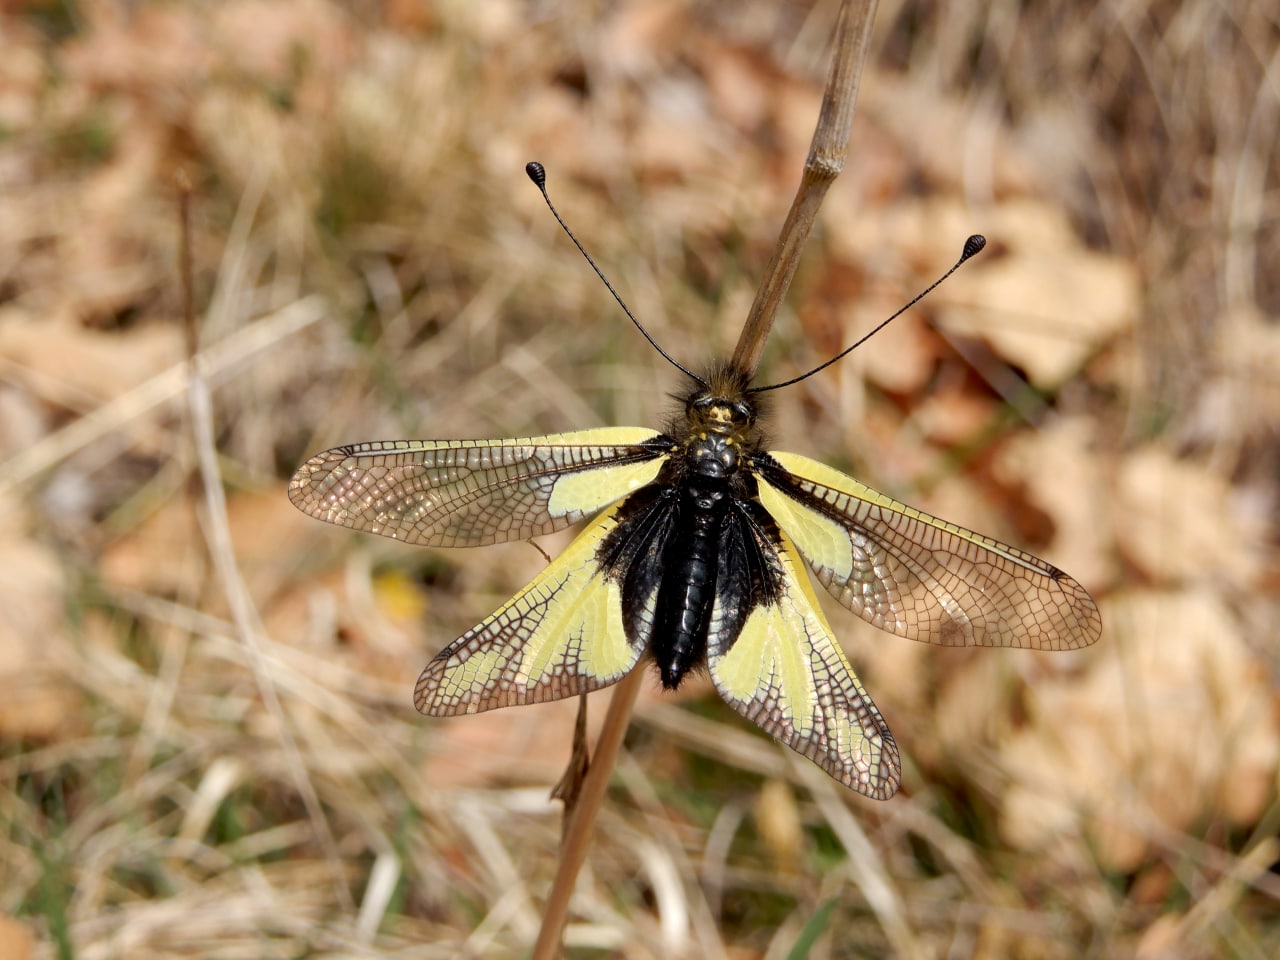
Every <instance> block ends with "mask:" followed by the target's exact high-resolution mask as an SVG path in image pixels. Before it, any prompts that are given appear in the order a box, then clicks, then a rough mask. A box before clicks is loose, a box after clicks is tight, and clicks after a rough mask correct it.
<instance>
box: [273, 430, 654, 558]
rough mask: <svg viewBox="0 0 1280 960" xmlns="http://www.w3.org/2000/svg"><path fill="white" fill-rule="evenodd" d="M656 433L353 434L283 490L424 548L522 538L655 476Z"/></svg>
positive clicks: (321, 514) (325, 514)
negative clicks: (392, 438) (401, 437)
mask: <svg viewBox="0 0 1280 960" xmlns="http://www.w3.org/2000/svg"><path fill="white" fill-rule="evenodd" d="M656 437H657V434H656V433H655V432H654V431H652V430H645V429H641V428H637V427H609V428H604V429H600V430H581V431H578V432H575V433H563V434H552V435H549V436H544V437H529V438H525V439H519V440H420V441H402V442H375V443H356V444H351V445H348V446H344V447H335V448H334V449H332V450H326V451H325V452H324V453H321V454H317V455H316V456H314V457H312V458H311V459H310V460H308V461H307V462H306V463H304V464H303V465H302V466H301V467H299V468H298V471H297V473H295V474H294V476H293V480H292V481H291V482H290V484H289V498H290V499H291V500H292V501H293V502H294V504H295V505H296V506H297V507H298V509H300V510H301V511H302V512H303V513H306V514H308V515H310V516H313V517H316V518H318V519H320V520H326V521H328V522H329V523H336V524H339V525H340V526H344V527H351V528H352V529H355V530H363V531H364V532H366V533H376V534H380V535H382V536H384V537H391V538H392V539H395V540H403V541H405V542H406V543H413V544H419V545H422V546H432V547H478V546H485V545H487V544H491V543H503V542H506V541H511V540H525V539H528V538H529V537H536V536H541V535H542V534H546V533H552V532H554V531H556V530H561V529H563V528H565V527H567V526H569V525H570V524H572V523H575V522H577V521H579V520H582V519H585V518H586V517H589V516H592V515H593V514H595V513H596V512H598V511H599V510H601V509H602V508H604V507H606V506H608V505H609V504H610V503H612V502H614V501H615V500H618V499H619V498H621V497H624V496H626V495H627V494H628V493H630V492H631V491H632V490H635V489H637V488H639V487H641V486H643V485H644V484H646V483H648V482H650V481H651V480H652V479H653V477H654V476H656V475H657V472H658V469H659V467H660V466H661V460H662V456H661V454H660V453H655V452H654V450H652V449H650V448H648V447H646V446H644V444H645V443H646V442H647V441H652V440H654V439H655V438H656Z"/></svg>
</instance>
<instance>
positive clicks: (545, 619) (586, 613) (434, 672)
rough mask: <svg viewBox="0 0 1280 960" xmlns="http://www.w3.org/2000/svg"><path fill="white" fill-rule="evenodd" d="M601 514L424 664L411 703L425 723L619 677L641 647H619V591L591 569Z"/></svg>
mask: <svg viewBox="0 0 1280 960" xmlns="http://www.w3.org/2000/svg"><path fill="white" fill-rule="evenodd" d="M618 509H619V507H618V506H614V507H612V508H611V509H609V510H607V511H605V512H604V513H603V514H601V515H600V516H599V517H597V518H596V519H595V520H593V521H592V522H591V524H590V526H588V527H587V529H586V530H584V531H583V532H582V533H581V534H580V535H579V536H578V538H577V539H576V540H574V541H573V543H571V544H570V545H569V547H568V549H566V550H565V551H564V552H563V553H562V554H560V556H559V557H557V558H556V559H555V560H554V561H552V563H551V564H550V565H549V566H548V567H547V568H546V569H545V570H543V571H542V573H540V574H539V575H538V576H537V577H535V578H534V580H533V582H531V583H530V584H529V585H528V586H527V587H525V588H524V589H523V590H521V591H520V592H519V593H518V594H516V595H515V596H514V597H512V598H511V599H510V600H508V601H507V603H506V604H504V605H503V606H502V608H501V609H499V610H498V611H497V612H496V613H494V614H493V615H492V616H491V617H489V618H488V619H487V620H485V621H484V622H483V623H481V624H479V625H478V626H475V627H472V628H471V629H470V630H468V631H467V632H466V633H464V634H463V635H462V636H461V637H459V638H458V639H457V640H455V641H453V643H451V644H449V646H447V647H445V648H444V649H443V650H441V651H440V653H439V654H437V655H436V657H435V658H434V659H433V660H432V661H431V662H430V663H429V664H427V668H426V669H425V670H423V671H422V676H421V677H419V678H418V685H417V686H416V687H415V688H414V692H413V702H414V705H415V706H416V707H417V708H418V709H419V710H420V711H422V712H423V713H425V714H427V715H429V716H433V717H445V716H453V715H455V714H464V713H480V712H482V711H484V710H493V709H496V708H497V707H510V706H515V705H517V704H522V703H541V702H543V701H546V700H560V699H562V698H564V697H571V696H574V695H575V694H579V693H588V692H589V691H591V690H596V689H599V688H600V687H605V686H608V685H609V684H611V683H616V682H617V681H618V680H621V679H622V678H623V677H624V676H625V675H626V674H627V673H628V672H629V671H630V670H631V669H632V668H633V667H634V666H635V664H636V661H637V660H639V658H640V654H641V653H642V652H643V644H641V643H634V644H633V643H631V642H630V641H628V639H627V636H626V633H625V631H624V629H623V620H622V594H621V588H620V586H619V583H618V581H617V579H616V578H610V577H607V576H606V574H605V571H604V568H603V567H602V565H601V564H600V561H599V557H598V552H599V550H598V548H599V546H600V543H601V542H602V541H603V540H604V539H605V538H606V537H607V536H608V535H609V533H610V531H612V530H613V529H614V528H615V527H616V526H617V513H618Z"/></svg>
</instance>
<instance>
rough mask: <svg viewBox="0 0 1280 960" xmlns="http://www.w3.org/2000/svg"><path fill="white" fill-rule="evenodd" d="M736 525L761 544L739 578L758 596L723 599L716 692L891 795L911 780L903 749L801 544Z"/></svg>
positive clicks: (855, 782)
mask: <svg viewBox="0 0 1280 960" xmlns="http://www.w3.org/2000/svg"><path fill="white" fill-rule="evenodd" d="M746 515H749V514H748V511H747V510H744V511H743V513H742V514H740V516H746ZM731 526H733V527H736V528H737V529H738V530H739V531H740V532H742V533H743V534H744V535H745V536H749V537H750V538H751V540H752V542H751V543H750V544H749V545H748V546H747V547H746V549H745V550H742V551H735V558H734V559H733V561H732V562H734V563H738V564H740V565H741V566H742V568H743V574H741V575H740V576H739V578H738V580H739V582H740V583H746V584H751V583H754V584H755V585H756V586H757V587H758V589H757V590H756V591H755V592H754V593H750V592H749V593H747V594H746V595H745V597H744V596H743V595H742V594H741V592H740V591H738V590H735V589H729V590H725V589H723V588H722V589H719V590H718V592H717V597H716V604H715V609H714V610H713V613H712V618H711V619H712V628H711V631H710V636H709V637H708V640H707V665H708V667H709V669H710V672H711V679H712V681H713V682H714V683H715V686H716V689H717V690H719V692H720V695H721V696H722V697H723V698H724V699H725V701H726V702H727V703H728V704H729V705H730V706H732V707H733V708H734V709H735V710H736V711H738V713H740V714H742V715H743V716H744V717H746V718H747V719H748V720H750V721H752V722H753V723H755V724H757V725H758V726H760V727H761V728H762V729H764V730H765V731H766V732H768V733H769V734H771V735H772V736H774V737H775V738H776V739H778V740H780V741H781V742H782V743H784V744H786V745H787V746H788V747H790V748H791V749H792V750H795V751H796V752H797V753H800V754H802V755H803V756H806V757H808V758H809V759H810V760H813V761H814V762H815V763H817V764H818V765H819V766H820V767H822V769H823V770H825V771H827V773H829V774H830V775H831V776H832V777H834V778H835V779H836V780H839V781H840V782H841V783H843V784H845V785H846V786H849V787H852V788H853V789H854V790H857V791H858V792H859V793H862V794H865V795H866V796H869V797H875V798H877V799H881V800H883V799H886V798H888V797H891V796H892V795H893V794H894V793H895V792H896V791H897V789H898V783H899V780H900V779H901V770H902V766H901V760H900V758H899V755H898V747H897V744H896V743H894V740H893V735H892V734H891V733H890V732H889V727H888V725H887V724H886V723H885V722H884V718H883V717H881V716H880V711H879V710H878V709H877V708H876V705H875V704H874V703H873V702H872V701H871V698H870V697H869V696H867V692H866V690H864V689H863V687H862V684H861V683H860V682H859V680H858V678H857V676H856V675H855V674H854V672H853V668H852V667H851V666H850V665H849V661H848V660H847V659H846V658H845V655H844V652H843V651H842V650H841V649H840V645H839V643H838V642H837V641H836V638H835V635H834V634H833V633H832V631H831V627H830V625H829V624H828V623H827V620H826V618H825V617H824V616H823V614H822V611H821V609H820V608H819V606H818V603H817V599H816V598H815V597H814V595H813V588H812V587H811V586H810V585H809V577H808V574H807V573H806V572H805V570H804V568H803V564H802V563H801V561H800V558H799V554H798V553H797V552H796V548H795V546H794V545H793V544H792V542H791V540H790V539H789V538H788V537H787V535H786V534H785V533H783V532H782V531H780V530H779V529H778V528H777V526H775V525H774V524H773V523H772V522H770V521H769V519H768V518H767V517H763V518H760V519H759V521H758V522H757V521H747V522H741V523H732V524H731ZM723 566H724V564H723V563H722V569H723ZM722 586H723V583H722Z"/></svg>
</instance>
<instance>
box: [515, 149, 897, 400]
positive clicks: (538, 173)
mask: <svg viewBox="0 0 1280 960" xmlns="http://www.w3.org/2000/svg"><path fill="white" fill-rule="evenodd" d="M524 172H525V173H527V174H528V175H529V179H530V180H532V181H533V182H534V184H536V185H537V187H538V189H539V190H541V191H542V199H543V200H545V201H546V202H547V209H548V210H550V211H551V215H552V216H553V217H555V218H556V222H557V223H558V224H560V229H562V230H563V231H564V232H565V233H567V234H568V235H569V239H570V240H572V241H573V245H574V246H575V247H577V248H578V252H579V253H581V254H582V255H583V256H584V257H586V258H587V263H589V264H591V269H592V270H594V271H595V272H596V276H597V277H599V278H600V282H601V283H603V284H604V285H605V286H606V287H607V288H608V289H609V292H610V293H611V294H613V299H615V300H617V301H618V306H620V307H621V308H622V310H623V312H624V313H625V314H626V315H627V316H628V317H629V318H630V319H631V322H632V323H634V324H635V325H636V329H637V330H639V331H640V332H641V333H642V334H644V338H645V339H646V340H648V341H649V343H650V345H652V347H653V349H655V350H657V351H658V352H659V353H660V354H662V356H663V359H665V360H666V361H667V362H668V363H670V364H671V365H672V366H673V367H675V368H676V369H677V370H679V371H680V372H681V373H684V374H687V375H688V376H690V377H692V378H693V379H694V380H696V381H697V382H698V383H700V384H702V386H704V387H705V386H707V381H705V380H703V379H702V378H701V377H700V376H698V375H697V374H696V373H694V372H693V371H692V370H690V369H689V368H688V367H686V366H685V365H684V364H683V363H681V362H680V361H679V360H677V359H676V358H675V357H673V356H671V354H669V353H667V351H665V350H663V349H662V347H660V346H659V345H658V341H657V340H655V339H653V337H651V336H649V331H648V330H646V329H645V328H644V327H643V326H641V325H640V321H639V320H637V319H636V315H635V314H634V313H632V312H631V308H630V307H628V306H627V304H626V301H625V300H623V299H622V297H620V296H619V295H618V291H617V290H615V289H613V284H612V283H610V282H609V278H608V277H606V276H605V275H604V274H603V273H602V272H601V270H600V268H599V267H597V266H596V262H595V261H594V260H592V259H591V254H589V253H587V251H586V250H585V249H584V248H583V246H582V244H580V243H579V242H578V238H577V237H575V236H574V235H573V231H572V230H570V229H569V225H568V224H567V223H565V222H564V219H563V218H562V217H561V216H560V213H559V211H557V210H556V207H555V204H553V203H552V202H551V198H550V197H549V196H547V170H546V168H545V167H544V166H543V165H542V164H540V163H538V161H536V160H532V161H530V162H529V163H526V164H525V165H524ZM907 306H910V304H908V305H907ZM904 309H905V308H904Z"/></svg>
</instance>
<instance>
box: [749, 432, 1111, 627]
mask: <svg viewBox="0 0 1280 960" xmlns="http://www.w3.org/2000/svg"><path fill="white" fill-rule="evenodd" d="M770 456H771V457H772V458H773V459H774V460H776V461H777V462H778V463H779V464H780V465H781V466H782V467H783V468H784V469H785V470H786V471H787V473H788V474H789V476H783V477H773V478H770V477H767V476H766V475H765V474H767V473H768V471H767V469H766V470H765V471H764V473H763V474H762V475H761V476H760V477H759V484H758V487H759V491H760V501H761V503H762V504H763V505H764V506H765V508H766V509H767V510H768V511H769V512H770V513H771V514H772V515H773V516H774V518H775V519H776V520H777V522H778V525H779V526H780V527H781V528H782V529H783V530H785V531H786V533H787V534H788V535H789V536H790V537H791V538H792V539H793V540H794V541H795V544H796V546H797V547H798V548H799V550H800V552H801V554H803V555H804V557H805V559H807V560H808V561H809V564H810V566H811V567H812V568H813V571H814V575H815V576H816V577H817V578H818V580H819V581H820V582H821V583H822V585H823V586H825V587H826V588H827V589H828V590H830V591H831V594H832V595H833V596H834V597H835V598H836V599H837V600H838V601H840V603H841V604H843V605H844V606H846V607H848V608H849V609H850V610H852V611H853V612H854V613H856V614H858V615H859V616H860V617H862V618H863V619H864V620H866V621H868V622H869V623H872V624H874V625H875V626H877V627H880V628H881V629H882V630H887V631H889V632H890V633H896V634H898V635H899V636H903V637H909V638H911V639H913V640H923V641H926V642H928V643H936V644H941V645H943V646H991V647H1027V648H1031V649H1036V650H1062V649H1075V648H1078V647H1084V646H1088V645H1089V644H1091V643H1093V642H1094V641H1095V640H1097V639H1098V637H1099V636H1101V634H1102V619H1101V617H1100V616H1099V614H1098V607H1097V605H1096V604H1095V603H1094V602H1093V598H1092V597H1090V596H1089V594H1088V592H1087V591H1086V590H1085V589H1084V587H1082V586H1081V585H1080V584H1079V583H1078V582H1076V581H1075V580H1073V579H1072V578H1071V577H1069V576H1067V575H1066V574H1065V573H1063V572H1062V571H1061V570H1059V569H1057V568H1056V567H1054V566H1052V565H1050V564H1048V563H1045V562H1044V561H1043V560H1040V559H1039V558H1037V557H1034V556H1032V555H1031V554H1029V553H1024V552H1023V551H1021V550H1018V549H1017V548H1016V547H1011V546H1009V545H1008V544H1004V543H1001V542H1000V541H998V540H993V539H991V538H990V537H984V536H983V535H981V534H979V533H974V532H973V531H972V530H966V529H964V528H963V527H959V526H957V525H956V524H954V523H948V522H947V521H946V520H940V519H938V518H937V517H932V516H930V515H929V514H927V513H924V512H923V511H921V510H917V509H915V508H914V507H910V506H908V505H907V504H905V503H900V502H899V501H897V500H894V499H893V498H892V497H888V496H885V495H884V494H883V493H880V492H879V491H877V490H873V489H871V488H870V487H868V486H866V485H865V484H863V483H860V482H858V481H857V480H854V479H853V478H852V477H849V476H846V475H845V474H843V473H840V472H839V471H838V470H833V469H832V468H831V467H828V466H827V465H826V464H823V463H819V462H818V461H816V460H810V459H809V458H808V457H801V456H798V455H797V454H794V453H771V454H770ZM774 473H775V474H776V471H774ZM775 479H776V481H777V483H776V485H775V483H774V480H775Z"/></svg>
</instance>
